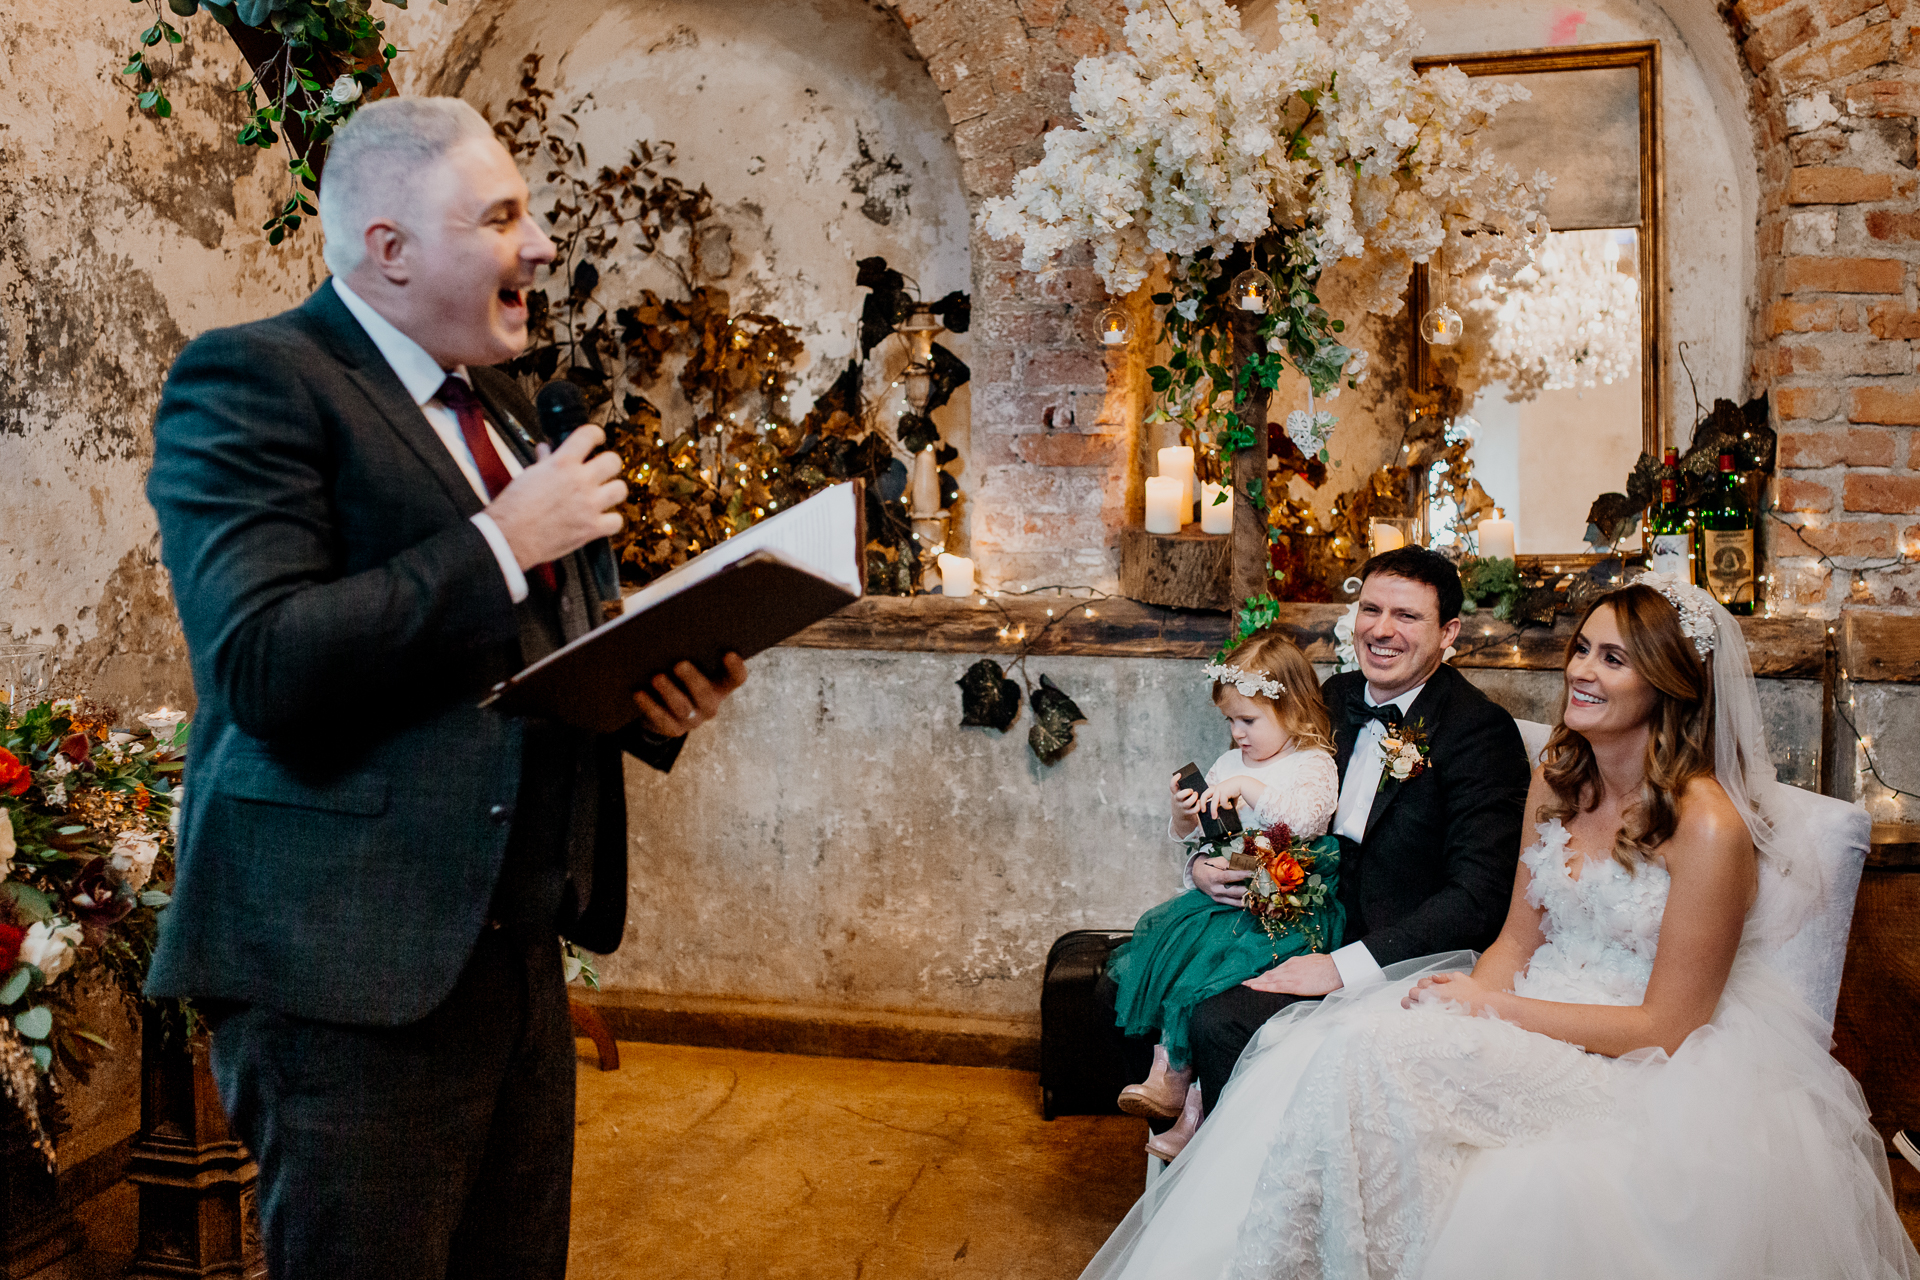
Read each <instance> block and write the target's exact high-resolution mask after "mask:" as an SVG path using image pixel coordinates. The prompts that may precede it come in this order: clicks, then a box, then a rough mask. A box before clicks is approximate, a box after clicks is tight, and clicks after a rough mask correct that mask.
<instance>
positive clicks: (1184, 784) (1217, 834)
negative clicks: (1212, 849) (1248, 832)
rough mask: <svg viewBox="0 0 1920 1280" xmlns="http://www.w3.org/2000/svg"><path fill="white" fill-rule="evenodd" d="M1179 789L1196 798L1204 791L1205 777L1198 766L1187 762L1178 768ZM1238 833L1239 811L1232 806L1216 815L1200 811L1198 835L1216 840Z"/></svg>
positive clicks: (1205, 785) (1203, 810) (1205, 786)
mask: <svg viewBox="0 0 1920 1280" xmlns="http://www.w3.org/2000/svg"><path fill="white" fill-rule="evenodd" d="M1180 789H1181V790H1182V791H1191V792H1193V794H1194V795H1196V796H1197V795H1200V794H1201V793H1203V792H1204V791H1206V789H1207V779H1206V775H1205V774H1203V773H1201V772H1200V766H1199V765H1197V764H1193V763H1192V762H1188V763H1187V764H1183V765H1181V766H1180ZM1240 831H1241V827H1240V811H1239V810H1238V809H1237V808H1235V807H1234V806H1233V805H1228V806H1227V807H1225V808H1224V809H1222V810H1220V812H1219V813H1218V814H1217V815H1216V814H1211V813H1208V812H1207V811H1206V810H1205V809H1202V810H1200V834H1202V835H1204V836H1205V837H1206V838H1207V839H1209V840H1218V839H1220V838H1221V837H1222V836H1237V835H1239V834H1240Z"/></svg>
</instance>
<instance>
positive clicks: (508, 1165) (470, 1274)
mask: <svg viewBox="0 0 1920 1280" xmlns="http://www.w3.org/2000/svg"><path fill="white" fill-rule="evenodd" d="M406 978H407V975H405V974H394V975H392V980H393V981H396V982H404V981H406ZM212 1056H213V1072H214V1078H215V1081H216V1083H217V1084H218V1086H219V1089H220V1100H221V1102H222V1103H224V1104H225V1106H226V1109H227V1114H228V1116H229V1117H230V1118H231V1119H232V1122H233V1128H234V1132H235V1133H236V1134H237V1135H238V1136H239V1137H240V1138H241V1139H242V1140H243V1141H244V1142H245V1143H246V1144H247V1147H248V1148H249V1149H250V1150H251V1151H252V1152H253V1155H254V1158H255V1159H256V1160H257V1161H258V1163H259V1166H260V1192H259V1204H260V1225H261V1231H262V1236H263V1244H264V1246H265V1250H266V1257H267V1273H268V1275H269V1276H270V1277H271V1278H272V1280H360V1278H361V1277H365V1280H452V1278H455V1277H457V1278H458V1280H490V1278H492V1277H499V1278H500V1280H508V1278H509V1277H511V1278H512V1280H545V1278H546V1277H552V1278H553V1280H560V1278H561V1277H563V1276H564V1275H565V1274H566V1269H567V1227H568V1218H569V1211H570V1201H571V1189H572V1188H571V1184H572V1179H573V1124H574V1043H573V1028H572V1026H571V1023H570V1021H569V1018H568V1014H567V996H566V985H565V982H564V980H563V977H562V973H561V960H560V947H559V945H558V942H557V941H556V939H555V936H554V932H553V930H552V929H551V928H548V929H545V930H534V929H522V928H512V927H505V926H494V925H491V924H490V925H488V926H487V927H485V928H484V929H483V930H482V931H481V935H480V940H479V942H478V943H477V944H476V946H475V948H474V951H473V954H472V956H471V957H470V958H469V959H468V961H467V964H466V967H465V968H464V969H463V970H462V971H461V974H460V978H459V981H458V982H457V983H456V984H455V986H454V989H453V991H452V993H451V994H449V995H448V997H447V998H446V1000H445V1001H443V1002H442V1003H441V1004H440V1006H439V1007H438V1008H436V1009H435V1010H434V1011H433V1012H432V1013H430V1014H428V1015H427V1016H426V1017H425V1018H423V1019H421V1020H420V1021H418V1022H415V1023H412V1024H410V1025H407V1026H402V1027H368V1026H348V1025H341V1024H336V1023H324V1022H310V1021H306V1020H304V1019H300V1018H293V1017H289V1016H287V1015H285V1014H282V1013H279V1012H277V1011H275V1010H273V1009H270V1008H267V1007H265V1006H262V1005H251V1006H245V1007H242V1008H240V1009H238V1010H237V1011H235V1012H234V1013H232V1014H230V1015H229V1016H228V1017H226V1018H225V1019H223V1020H222V1021H221V1022H220V1024H219V1026H218V1027H217V1028H216V1029H215V1031H214V1034H213V1055H212Z"/></svg>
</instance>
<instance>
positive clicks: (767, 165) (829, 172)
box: [435, 0, 974, 545]
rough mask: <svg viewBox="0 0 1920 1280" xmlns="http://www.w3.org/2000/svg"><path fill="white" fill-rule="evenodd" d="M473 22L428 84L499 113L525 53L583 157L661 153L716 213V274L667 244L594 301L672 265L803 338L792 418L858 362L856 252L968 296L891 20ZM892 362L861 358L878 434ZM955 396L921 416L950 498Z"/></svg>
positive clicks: (958, 469) (682, 9)
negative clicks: (722, 249)
mask: <svg viewBox="0 0 1920 1280" xmlns="http://www.w3.org/2000/svg"><path fill="white" fill-rule="evenodd" d="M474 24H484V25H485V27H486V29H487V31H488V40H487V42H486V43H485V46H484V48H483V49H482V50H481V52H480V55H479V57H478V58H477V59H474V60H471V61H468V60H462V61H461V62H460V63H459V64H458V65H457V66H455V67H452V68H449V70H448V73H447V74H444V75H442V76H441V77H439V79H438V82H437V83H436V85H435V88H436V89H438V90H441V91H448V92H457V93H459V94H460V95H461V96H463V97H465V98H467V99H468V100H469V101H471V102H473V103H475V104H476V105H478V106H481V107H482V108H484V109H487V110H489V111H490V113H491V114H492V115H494V116H495V117H498V116H499V115H500V114H501V108H502V107H503V105H504V104H505V103H506V102H507V101H509V100H510V99H511V98H513V97H514V96H517V94H518V92H519V88H518V86H519V82H520V76H521V61H522V59H523V57H524V56H525V55H526V54H527V53H529V52H533V53H539V54H541V55H542V56H543V58H544V59H545V65H544V67H543V72H542V82H543V84H544V85H545V86H546V87H548V88H550V89H552V90H553V91H554V92H555V94H556V95H557V97H556V100H555V110H557V111H563V112H566V113H567V114H569V115H571V116H572V117H573V118H575V119H577V120H578V121H579V122H580V126H581V127H580V134H579V136H580V139H581V141H582V143H583V145H584V146H585V147H586V149H587V153H588V155H589V156H590V157H591V158H592V159H593V161H594V162H595V163H596V164H602V163H616V164H617V163H620V162H623V161H624V160H625V158H626V156H627V154H628V151H629V148H630V147H631V146H632V144H633V143H634V142H635V141H636V140H638V139H646V140H650V141H654V142H659V141H663V140H666V141H671V142H673V143H674V144H675V147H676V150H677V154H678V157H679V159H678V161H677V163H675V164H674V166H673V167H672V169H671V170H669V172H671V173H672V174H673V175H674V176H676V177H678V178H680V179H681V180H682V181H683V182H685V183H687V184H688V185H689V186H702V185H704V186H706V187H707V188H708V189H709V190H710V191H711V192H712V193H713V197H714V206H715V221H716V222H717V224H719V225H721V226H724V227H726V228H727V229H728V230H729V231H730V232H731V239H730V253H729V255H727V258H726V260H725V263H724V265H726V266H727V267H728V268H729V269H728V270H725V271H722V272H719V273H717V274H716V273H715V272H714V271H713V270H711V269H707V270H702V269H701V268H702V267H705V268H711V267H712V266H713V265H714V264H713V263H712V262H711V260H710V259H708V258H705V257H702V258H700V259H697V260H696V258H695V256H694V255H693V254H691V253H690V252H688V250H687V246H686V245H685V243H684V241H685V235H684V233H682V234H681V235H679V236H678V237H676V238H675V239H673V240H671V241H670V242H669V243H668V244H667V245H666V246H664V247H663V252H662V253H661V254H658V255H655V256H652V257H647V256H642V255H639V254H631V255H627V256H625V257H616V258H614V259H612V260H611V267H612V269H611V270H608V271H605V272H604V274H603V280H604V283H603V285H602V290H603V294H602V296H606V297H627V296H632V294H633V292H634V291H636V290H637V289H639V288H651V289H653V290H654V291H655V292H656V293H659V294H661V295H663V296H668V297H673V296H681V295H684V293H685V291H686V288H687V286H688V283H689V280H688V279H686V278H683V277H682V275H681V272H683V271H684V272H688V273H689V275H690V276H691V279H692V280H693V281H696V282H698V283H704V284H712V285H717V286H719V287H721V288H724V289H726V290H727V291H728V294H729V297H730V300H731V303H732V306H733V309H734V310H735V311H736V312H738V311H756V312H764V313H769V314H772V315H775V316H778V317H780V318H782V319H784V320H787V321H788V322H790V323H793V324H796V325H797V326H798V327H799V329H800V334H801V340H802V341H803V342H804V343H805V344H806V347H807V354H806V357H805V359H804V360H803V362H802V364H801V366H800V376H801V386H800V388H799V394H797V395H796V397H795V400H794V403H793V404H792V405H791V409H792V410H793V412H794V413H795V415H796V416H798V415H799V414H800V413H803V412H805V410H806V409H807V408H809V407H810V406H811V404H812V402H813V399H814V395H815V394H816V393H818V392H822V391H825V390H826V388H827V387H828V386H829V385H830V384H832V382H833V381H834V380H835V379H836V378H838V377H839V376H840V374H841V372H842V371H843V370H844V369H845V368H846V365H847V362H848V360H850V359H854V358H857V357H858V356H859V354H860V353H859V351H858V349H857V345H856V343H857V329H858V323H859V315H860V307H861V303H862V300H863V299H864V297H865V292H864V290H861V289H860V288H858V287H857V286H856V285H855V283H854V274H855V273H854V264H855V262H856V261H858V260H859V259H861V258H865V257H869V256H872V255H879V256H881V257H884V258H886V259H887V261H888V262H889V263H890V264H891V265H892V266H894V267H895V268H897V269H899V270H900V271H902V272H904V273H905V274H906V275H907V276H908V278H909V280H910V281H911V282H912V283H913V284H914V285H915V286H916V287H917V289H918V292H919V295H920V297H921V298H923V299H925V300H928V301H931V300H933V299H935V298H939V297H943V296H945V295H946V294H947V293H948V292H950V291H953V290H960V291H970V290H971V289H972V281H971V273H970V270H969V265H970V264H969V261H968V252H967V242H968V234H969V232H968V220H969V211H968V207H967V201H966V194H965V192H964V190H963V189H962V185H961V177H960V157H959V154H958V153H957V152H956V151H955V149H954V144H953V132H952V128H951V126H950V125H949V124H948V122H947V116H946V111H945V108H944V107H943V106H942V105H941V101H940V94H939V91H938V90H937V89H936V88H935V87H934V84H933V81H932V79H931V78H930V77H929V76H928V74H927V69H926V66H925V64H924V62H922V61H921V59H920V57H919V55H918V54H917V53H916V52H915V50H914V48H913V45H912V43H911V41H910V40H909V39H908V36H907V30H906V27H905V25H904V24H903V23H901V21H900V20H899V19H898V18H897V17H895V16H894V15H892V14H890V13H888V12H886V11H885V10H876V9H875V8H873V7H872V6H871V5H867V4H864V3H861V2H860V0H803V2H801V3H795V4H786V5H776V6H771V7H769V6H767V5H764V4H753V3H748V2H747V0H729V2H727V3H713V2H712V0H698V2H696V0H652V2H651V3H646V4H613V5H603V4H582V3H578V2H577V0H567V2H566V3H558V2H545V3H542V2H539V0H517V3H514V4H511V5H492V6H483V7H482V8H481V10H480V11H478V12H476V14H475V15H474V16H473V17H472V18H471V19H470V20H469V24H468V25H469V28H470V27H471V26H472V25H474ZM546 168H547V161H546V159H545V158H544V157H537V158H529V160H528V169H529V171H530V172H529V174H528V177H529V181H530V183H531V184H532V186H533V190H534V199H535V202H536V205H540V204H542V203H544V202H547V201H550V200H551V198H552V196H551V194H550V190H551V189H550V188H549V187H548V185H547V184H546V183H545V181H544V170H545V169H546ZM669 260H671V261H669ZM604 265H605V264H603V266H604ZM549 288H550V289H551V285H550V286H549ZM940 342H941V343H942V345H944V346H946V347H947V348H948V349H949V350H951V351H952V352H953V353H954V354H955V355H957V356H958V357H959V358H960V359H962V360H969V359H970V358H971V356H972V350H971V347H972V344H971V340H970V338H969V336H968V335H965V334H947V335H943V336H942V337H941V338H940ZM905 364H906V352H905V344H904V343H903V342H900V341H898V340H895V341H892V342H890V343H888V344H887V345H885V346H883V347H882V348H879V349H877V350H876V352H875V353H874V358H873V359H872V361H871V362H870V363H869V366H868V391H869V394H870V395H871V396H873V397H874V399H875V400H876V401H877V402H878V404H879V406H880V408H879V414H880V418H881V420H882V421H883V422H885V423H887V424H889V425H890V424H891V423H892V422H893V421H894V420H895V419H896V418H897V417H898V415H899V414H900V413H901V412H902V411H904V409H905V396H904V393H903V392H902V391H900V390H899V389H897V388H896V387H894V386H893V385H892V384H893V382H894V380H895V379H896V378H897V377H898V374H899V372H900V370H901V369H902V368H903V367H904V366H905ZM648 394H649V395H650V396H651V397H652V398H653V399H654V400H655V401H656V402H657V403H658V404H659V405H660V408H661V410H662V411H663V413H664V414H665V415H666V418H667V420H668V421H669V422H670V423H672V422H688V421H691V420H692V418H693V417H694V414H695V410H694V407H693V406H690V405H688V404H687V403H686V402H685V401H684V400H683V399H682V398H681V395H680V391H679V387H678V385H677V383H676V382H675V381H674V380H672V379H671V378H666V379H662V380H661V382H660V384H659V385H658V386H656V387H650V388H649V389H648ZM969 399H970V396H969V393H968V391H967V390H966V389H962V391H961V392H960V394H959V395H958V396H957V397H956V398H955V400H954V402H952V403H950V404H948V405H947V406H945V407H943V408H941V409H939V410H937V411H936V412H935V413H934V415H933V416H934V420H935V422H936V424H937V425H938V426H939V427H940V428H941V432H942V435H943V436H944V437H945V438H946V439H947V440H948V441H949V442H951V443H953V444H954V445H955V446H956V447H957V448H958V449H959V450H960V452H961V455H962V456H961V459H960V461H959V462H958V463H956V464H953V465H952V466H950V467H949V469H950V470H952V471H953V472H954V473H955V475H956V478H958V479H959V480H960V482H961V485H962V489H963V491H964V490H966V489H970V488H972V487H973V484H974V476H973V475H972V474H971V473H970V471H969V468H968V466H967V455H968V454H969V452H970V449H969V439H968V431H967V426H968V417H969V415H968V404H969ZM968 505H970V504H963V506H962V520H961V528H960V530H959V534H960V537H959V541H960V543H961V544H962V545H964V543H965V513H966V511H967V510H968Z"/></svg>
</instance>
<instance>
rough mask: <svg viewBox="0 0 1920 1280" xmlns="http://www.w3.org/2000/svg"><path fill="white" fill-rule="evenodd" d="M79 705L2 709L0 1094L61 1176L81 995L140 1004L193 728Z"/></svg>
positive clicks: (76, 1073) (80, 1037)
mask: <svg viewBox="0 0 1920 1280" xmlns="http://www.w3.org/2000/svg"><path fill="white" fill-rule="evenodd" d="M112 715H113V713H112V712H111V711H109V710H108V709H106V708H104V707H94V706H92V705H91V704H86V703H80V702H75V701H73V700H69V699H58V700H51V701H43V702H40V703H38V704H36V705H34V706H30V707H21V706H17V705H10V704H8V703H5V702H0V1093H4V1094H5V1096H6V1098H7V1100H8V1101H9V1102H11V1103H12V1104H13V1106H14V1107H15V1108H16V1109H17V1110H18V1111H19V1113H20V1116H21V1118H22V1120H24V1121H25V1124H26V1128H27V1131H28V1133H29V1135H30V1137H31V1140H32V1142H33V1144H34V1146H35V1147H36V1148H37V1149H38V1150H39V1151H40V1153H41V1155H42V1156H43V1157H44V1158H45V1160H46V1161H47V1163H48V1166H49V1167H51V1166H52V1164H53V1158H54V1145H53V1144H54V1137H55V1131H56V1130H57V1128H58V1122H59V1105H58V1089H57V1084H56V1077H55V1074H54V1069H55V1067H56V1065H58V1066H59V1067H62V1068H64V1069H65V1072H66V1073H67V1074H69V1075H71V1076H72V1077H74V1078H76V1079H82V1080H84V1079H85V1077H86V1073H87V1068H88V1064H89V1060H90V1052H89V1050H88V1048H87V1047H86V1046H87V1045H89V1044H91V1045H95V1046H100V1047H105V1046H106V1045H107V1041H106V1040H105V1039H104V1038H102V1037H101V1036H100V1035H99V1034H97V1033H96V1032H94V1031H92V1030H90V1029H89V1028H87V1027H86V1026H84V1025H82V1024H81V1022H80V1020H79V1018H78V1016H77V1012H76V1000H75V996H76V994H77V992H78V989H79V986H80V983H81V981H82V979H84V978H86V977H89V976H91V975H95V974H98V975H101V976H104V977H106V978H107V979H109V980H110V981H111V982H112V983H113V984H114V985H115V986H116V987H117V988H118V989H119V991H120V993H121V995H122V996H123V998H125V999H126V1000H127V1001H129V1002H133V1001H137V1000H138V999H139V998H140V987H141V984H142V982H144V980H145V978H146V972H147V965H148V962H149V961H150V960H151V958H152V955H153V945H154V941H155V939H156V937H157V936H158V933H159V914H160V912H161V911H163V910H164V909H165V908H166V905H167V902H168V894H167V889H168V887H169V886H170V885H171V883H172V879H173V845H174V835H175V824H176V823H177V814H178V812H179V801H180V796H181V775H182V772H183V770H184V768H185V759H184V757H185V751H186V738H187V725H186V723H185V721H186V717H185V715H184V714H183V713H181V712H178V711H166V710H164V709H163V710H161V711H158V712H154V713H152V714H150V715H146V716H143V717H141V722H142V724H143V725H144V729H143V730H142V731H141V732H139V733H126V732H114V731H113V730H112V729H111V727H110V726H111V719H112Z"/></svg>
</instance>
